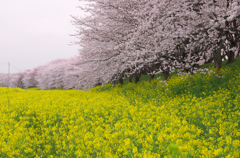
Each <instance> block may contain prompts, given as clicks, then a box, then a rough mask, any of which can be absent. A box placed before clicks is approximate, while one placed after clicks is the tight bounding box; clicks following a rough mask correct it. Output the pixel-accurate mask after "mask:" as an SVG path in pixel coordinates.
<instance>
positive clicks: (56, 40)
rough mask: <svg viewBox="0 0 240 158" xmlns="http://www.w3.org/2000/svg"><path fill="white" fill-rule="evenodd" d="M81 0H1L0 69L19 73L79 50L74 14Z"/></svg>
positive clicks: (1, 71)
mask: <svg viewBox="0 0 240 158" xmlns="http://www.w3.org/2000/svg"><path fill="white" fill-rule="evenodd" d="M80 5H81V6H82V5H83V2H79V1H78V0H0V73H7V69H8V65H7V63H8V62H9V61H10V64H11V65H12V67H11V69H10V72H11V73H15V72H19V71H20V70H21V71H24V70H26V69H32V68H35V67H37V66H39V65H44V64H46V63H48V62H50V61H52V60H55V59H62V58H69V57H72V56H74V55H77V54H78V49H79V47H78V46H76V45H74V46H69V44H70V42H73V41H74V40H76V38H75V37H71V36H70V34H74V33H75V30H76V28H75V27H74V26H73V25H72V24H71V23H70V21H71V17H70V15H74V16H75V15H77V16H83V13H82V12H81V10H80V9H78V8H76V7H77V6H80Z"/></svg>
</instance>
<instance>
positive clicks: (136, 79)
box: [134, 75, 141, 84]
mask: <svg viewBox="0 0 240 158" xmlns="http://www.w3.org/2000/svg"><path fill="white" fill-rule="evenodd" d="M140 77H141V75H134V78H135V84H137V83H138V82H139V79H140Z"/></svg>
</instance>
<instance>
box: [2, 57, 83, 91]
mask: <svg viewBox="0 0 240 158" xmlns="http://www.w3.org/2000/svg"><path fill="white" fill-rule="evenodd" d="M78 61H79V56H74V57H72V58H69V59H58V60H54V61H52V62H50V63H48V64H46V65H43V66H39V67H36V68H34V69H31V70H26V71H24V72H20V73H13V74H10V75H9V87H21V88H28V87H39V88H40V89H55V88H64V89H77V88H81V89H82V87H81V83H79V78H80V76H79V74H80V72H81V71H82V67H81V66H79V65H77V62H78ZM7 85H8V74H6V73H0V87H5V86H7Z"/></svg>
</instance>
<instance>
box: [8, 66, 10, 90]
mask: <svg viewBox="0 0 240 158" xmlns="http://www.w3.org/2000/svg"><path fill="white" fill-rule="evenodd" d="M9 74H10V61H9V63H8V88H9Z"/></svg>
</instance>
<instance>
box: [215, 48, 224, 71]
mask: <svg viewBox="0 0 240 158" xmlns="http://www.w3.org/2000/svg"><path fill="white" fill-rule="evenodd" d="M213 60H214V67H215V68H216V69H217V71H219V70H220V69H221V68H222V57H221V47H220V48H217V49H216V50H215V51H214V52H213Z"/></svg>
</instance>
